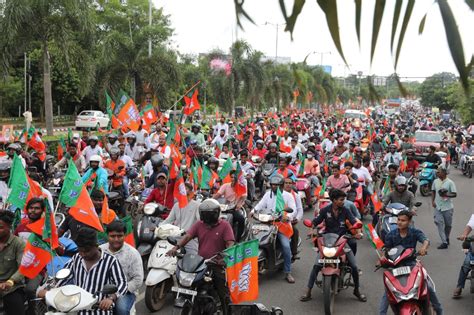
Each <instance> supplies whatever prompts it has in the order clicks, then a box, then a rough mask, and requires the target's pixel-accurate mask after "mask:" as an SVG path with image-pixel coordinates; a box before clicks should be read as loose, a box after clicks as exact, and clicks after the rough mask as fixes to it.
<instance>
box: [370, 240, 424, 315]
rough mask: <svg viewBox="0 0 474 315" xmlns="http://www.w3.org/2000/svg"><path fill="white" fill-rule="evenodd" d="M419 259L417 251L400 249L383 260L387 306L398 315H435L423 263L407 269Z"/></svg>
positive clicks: (393, 251)
mask: <svg viewBox="0 0 474 315" xmlns="http://www.w3.org/2000/svg"><path fill="white" fill-rule="evenodd" d="M414 256H416V254H415V249H413V248H403V247H402V246H397V247H394V248H391V249H389V250H388V251H387V253H386V256H382V258H381V259H380V267H378V268H377V269H376V270H378V269H379V268H385V269H387V270H385V271H384V272H383V282H384V287H385V292H386V293H387V298H388V302H389V303H390V307H391V308H392V310H393V312H394V313H395V314H401V315H409V314H420V315H421V314H432V310H431V305H430V300H429V294H428V288H427V285H428V284H427V281H432V280H431V278H430V277H429V276H428V274H427V272H426V270H425V268H424V267H423V265H422V264H421V262H420V261H418V260H417V261H416V264H415V266H409V265H405V264H404V262H406V261H407V260H408V259H413V257H414Z"/></svg>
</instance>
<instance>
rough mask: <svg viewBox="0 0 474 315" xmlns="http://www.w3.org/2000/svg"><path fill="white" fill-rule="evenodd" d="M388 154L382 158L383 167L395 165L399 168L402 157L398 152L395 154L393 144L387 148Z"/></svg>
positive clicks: (395, 150) (395, 148)
mask: <svg viewBox="0 0 474 315" xmlns="http://www.w3.org/2000/svg"><path fill="white" fill-rule="evenodd" d="M389 149H390V152H388V153H387V154H385V156H384V158H383V162H384V164H385V166H388V165H389V164H395V165H396V166H400V162H401V161H402V160H403V158H402V155H401V154H400V152H397V146H396V145H395V144H391V145H390V146H389Z"/></svg>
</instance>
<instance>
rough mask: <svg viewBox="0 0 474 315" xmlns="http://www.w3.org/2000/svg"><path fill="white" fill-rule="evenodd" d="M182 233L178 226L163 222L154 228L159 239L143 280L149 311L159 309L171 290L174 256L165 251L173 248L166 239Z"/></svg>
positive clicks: (174, 269)
mask: <svg viewBox="0 0 474 315" xmlns="http://www.w3.org/2000/svg"><path fill="white" fill-rule="evenodd" d="M183 233H184V231H183V230H181V229H180V228H179V227H177V226H175V225H171V224H163V225H160V226H159V227H157V228H156V230H155V235H156V238H157V239H159V241H157V242H156V244H155V247H153V250H152V252H151V254H150V258H149V259H148V275H147V277H146V280H145V285H146V289H145V305H146V307H147V308H148V309H149V310H150V312H156V311H159V310H160V309H161V308H162V307H163V306H164V304H165V301H166V295H167V293H169V292H171V287H172V286H173V284H174V280H173V277H174V274H175V272H176V263H177V260H176V257H171V256H167V255H166V253H167V252H168V251H169V250H171V249H172V248H173V245H171V244H170V243H169V242H168V241H167V237H168V236H172V237H177V236H180V235H182V234H183Z"/></svg>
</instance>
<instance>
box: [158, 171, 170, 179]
mask: <svg viewBox="0 0 474 315" xmlns="http://www.w3.org/2000/svg"><path fill="white" fill-rule="evenodd" d="M160 177H164V178H168V175H166V173H163V172H161V173H158V175H157V176H156V178H160Z"/></svg>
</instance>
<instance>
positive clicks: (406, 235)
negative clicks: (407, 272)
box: [379, 210, 443, 315]
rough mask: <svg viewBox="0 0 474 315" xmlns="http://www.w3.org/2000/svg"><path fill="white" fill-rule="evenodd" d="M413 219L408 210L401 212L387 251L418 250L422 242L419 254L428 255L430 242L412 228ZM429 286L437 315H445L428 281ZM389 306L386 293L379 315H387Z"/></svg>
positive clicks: (411, 263) (386, 245) (390, 236)
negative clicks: (394, 248) (397, 248)
mask: <svg viewBox="0 0 474 315" xmlns="http://www.w3.org/2000/svg"><path fill="white" fill-rule="evenodd" d="M412 217H413V215H412V213H411V212H410V211H406V210H404V211H401V212H400V213H399V214H398V222H397V225H398V228H397V229H396V230H393V231H391V232H389V233H388V234H387V235H386V236H385V248H386V249H390V248H393V247H396V246H399V245H401V246H403V247H404V248H416V244H417V242H420V243H422V244H423V245H422V247H421V248H420V249H419V250H418V254H419V255H420V256H425V255H426V254H427V252H428V247H429V244H430V242H429V240H428V239H427V238H426V236H425V234H424V233H423V232H422V231H421V230H418V229H415V228H413V227H412V226H411V220H412ZM415 262H416V261H415V260H414V259H413V260H412V261H411V262H408V264H409V265H411V266H414V265H415ZM405 264H407V263H405ZM427 284H428V285H427V287H428V292H429V298H430V301H431V305H432V306H433V308H434V310H435V312H436V314H437V315H441V314H443V309H442V307H441V304H440V302H439V300H438V297H437V296H436V292H435V290H434V287H433V286H432V282H431V281H427ZM388 306H389V304H388V298H387V294H386V293H384V295H383V296H382V299H381V301H380V306H379V314H380V315H386V314H387V310H388Z"/></svg>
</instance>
